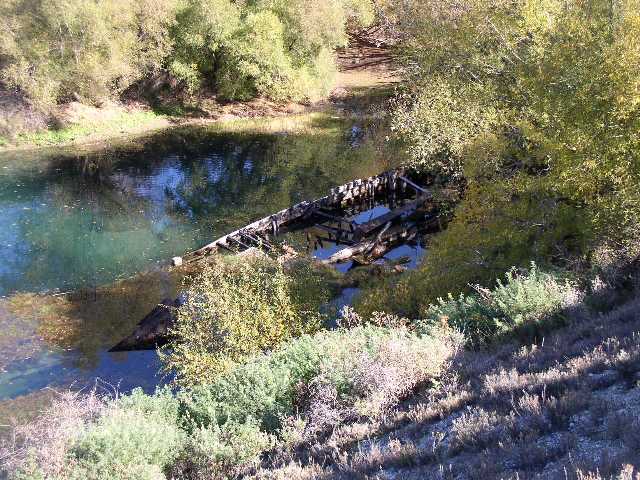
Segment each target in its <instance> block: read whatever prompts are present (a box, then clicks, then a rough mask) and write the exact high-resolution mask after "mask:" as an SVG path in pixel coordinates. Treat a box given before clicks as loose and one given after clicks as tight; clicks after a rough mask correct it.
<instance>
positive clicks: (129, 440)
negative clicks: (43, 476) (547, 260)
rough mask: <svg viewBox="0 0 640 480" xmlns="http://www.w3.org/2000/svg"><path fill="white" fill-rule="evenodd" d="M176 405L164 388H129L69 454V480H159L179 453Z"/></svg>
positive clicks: (181, 442) (180, 435) (181, 443)
mask: <svg viewBox="0 0 640 480" xmlns="http://www.w3.org/2000/svg"><path fill="white" fill-rule="evenodd" d="M185 440H186V434H185V432H183V431H182V430H181V429H180V427H179V426H178V402H177V401H176V399H175V397H173V395H172V394H171V392H170V391H169V390H166V389H165V390H161V391H160V392H158V393H157V394H156V395H155V396H148V395H145V394H144V393H142V391H141V390H134V392H133V393H132V394H131V395H130V396H125V397H122V398H121V399H119V400H116V401H114V402H113V403H112V404H110V405H109V406H108V407H107V409H106V410H105V411H104V412H102V414H101V416H100V418H99V419H97V421H96V422H95V423H94V424H92V425H90V426H89V427H88V428H87V429H86V431H85V432H84V433H83V434H82V435H81V436H80V437H79V438H78V439H77V441H76V442H75V443H74V444H73V446H72V447H71V449H70V451H69V457H70V459H71V463H72V464H75V468H74V470H73V477H75V478H78V479H79V478H93V479H105V480H106V479H112V478H119V479H120V478H122V479H125V478H126V479H131V480H133V479H138V478H145V479H150V480H151V479H158V478H164V475H163V473H162V472H163V470H164V469H165V468H166V467H168V466H169V465H171V464H172V463H173V462H174V460H175V459H176V458H177V457H178V455H179V454H180V452H181V451H182V449H183V446H184V442H185Z"/></svg>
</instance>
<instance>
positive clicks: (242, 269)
mask: <svg viewBox="0 0 640 480" xmlns="http://www.w3.org/2000/svg"><path fill="white" fill-rule="evenodd" d="M297 292H298V294H296V290H295V287H294V279H293V277H292V276H290V275H287V274H286V273H285V272H284V270H283V267H282V266H281V265H280V264H279V263H277V262H275V261H273V260H270V259H268V258H256V259H252V260H240V261H237V260H236V261H233V260H231V261H223V260H217V261H215V262H214V263H213V264H212V265H211V266H209V267H207V269H205V271H204V272H203V273H202V274H200V275H198V276H197V277H196V278H194V279H193V284H192V286H191V287H190V289H189V290H188V292H187V300H186V302H185V304H184V305H183V306H182V307H180V308H179V309H178V312H177V320H176V324H175V326H174V327H173V328H172V330H171V332H170V333H171V336H172V340H171V341H170V343H169V344H168V346H167V348H166V349H165V350H164V354H163V360H164V362H165V365H166V368H167V370H173V371H175V373H176V375H177V380H178V381H179V382H180V383H183V384H197V383H203V382H208V381H211V380H212V379H213V378H214V377H215V376H216V375H218V374H219V373H221V372H224V371H225V370H228V369H229V368H230V367H231V366H232V365H233V364H235V363H237V362H238V361H242V360H244V359H246V358H248V357H249V356H251V355H254V354H256V353H259V352H262V351H265V350H267V349H271V348H274V347H275V346H277V345H278V344H280V343H281V342H283V341H284V340H287V339H289V338H291V337H296V336H299V335H302V334H303V333H308V332H313V331H316V330H318V329H319V328H320V326H321V325H322V317H321V315H319V314H318V313H315V312H317V309H318V308H319V305H311V304H310V303H314V302H312V301H311V300H310V299H309V298H308V297H306V296H302V295H300V294H301V293H303V292H301V291H299V290H298V291H297ZM321 296H322V295H321ZM322 300H328V295H327V297H325V298H320V299H316V301H317V302H321V301H322ZM312 306H313V307H315V309H314V310H313V311H311V310H310V307H312Z"/></svg>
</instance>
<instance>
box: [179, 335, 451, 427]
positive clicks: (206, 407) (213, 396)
mask: <svg viewBox="0 0 640 480" xmlns="http://www.w3.org/2000/svg"><path fill="white" fill-rule="evenodd" d="M457 342H458V340H457V339H456V337H455V336H451V335H450V334H449V333H448V332H441V331H439V330H432V331H431V332H430V335H425V336H422V337H419V336H416V335H414V334H412V333H411V332H409V331H408V330H406V329H404V328H394V329H390V328H385V327H378V326H374V325H365V326H358V327H355V328H353V329H350V330H343V329H340V330H336V331H324V332H319V333H317V334H315V335H305V336H302V337H300V338H297V339H295V340H291V341H290V342H288V343H287V344H286V345H284V346H283V347H282V348H280V349H278V350H276V351H274V352H273V353H271V354H268V355H263V356H258V357H256V358H254V359H253V360H251V361H249V362H247V363H245V364H241V365H238V366H236V367H235V368H233V369H232V370H230V371H229V372H227V373H226V374H224V375H222V376H220V377H219V378H218V379H217V380H216V381H215V382H214V383H211V384H209V385H201V386H197V387H195V388H194V389H193V390H192V391H191V392H189V393H187V394H184V395H183V396H182V397H181V399H182V401H183V404H184V408H185V412H186V413H185V415H186V416H187V417H188V418H189V421H190V422H192V424H193V425H195V426H198V427H200V426H204V427H209V426H210V425H214V424H219V425H224V424H225V423H226V422H231V423H240V424H242V423H244V422H247V421H252V419H255V420H257V421H258V422H259V425H260V427H261V428H262V429H263V430H264V431H266V432H278V431H279V429H280V428H281V427H282V419H283V418H286V417H289V416H291V415H294V414H296V413H299V414H301V415H303V416H304V415H305V413H307V410H305V409H309V406H310V402H311V401H312V398H311V397H310V396H309V392H310V390H305V389H304V388H302V389H301V386H302V385H307V386H311V385H315V386H316V387H318V386H319V385H320V384H322V385H325V386H330V388H334V389H335V390H336V392H337V395H338V398H339V403H340V405H341V406H342V407H344V409H345V410H349V409H353V408H357V411H358V412H359V414H363V415H367V414H371V415H375V414H376V413H378V412H380V411H381V410H382V409H383V407H384V406H388V405H390V404H394V403H395V402H397V401H398V400H399V398H400V397H401V396H402V394H403V393H407V392H406V390H407V388H410V387H411V386H415V385H417V384H419V383H421V382H422V381H424V380H425V379H427V378H434V377H436V376H437V375H438V373H439V371H440V368H441V367H442V365H443V364H444V363H445V361H446V360H447V359H448V358H449V357H450V356H451V355H453V353H454V352H455V349H456V348H457V347H456V345H457ZM381 371H385V372H386V374H385V375H381ZM379 382H381V383H379ZM385 382H386V383H385ZM394 382H397V383H394ZM305 391H306V392H307V393H304V392H305ZM356 404H357V407H356Z"/></svg>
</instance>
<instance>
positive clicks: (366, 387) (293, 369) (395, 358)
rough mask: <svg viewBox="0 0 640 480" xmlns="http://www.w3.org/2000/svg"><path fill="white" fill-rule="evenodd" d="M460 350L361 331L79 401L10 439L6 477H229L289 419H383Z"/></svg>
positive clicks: (441, 335) (312, 422) (316, 423)
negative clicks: (200, 376) (199, 380)
mask: <svg viewBox="0 0 640 480" xmlns="http://www.w3.org/2000/svg"><path fill="white" fill-rule="evenodd" d="M459 345H460V341H459V338H458V337H457V336H456V335H454V334H452V332H450V331H446V330H438V329H433V330H432V332H431V335H429V336H418V335H416V334H415V333H412V332H410V331H409V330H407V329H406V328H397V329H390V328H385V327H379V326H374V325H370V324H369V325H363V326H357V327H354V328H352V329H350V330H346V329H339V330H335V331H323V332H319V333H316V334H315V335H304V336H302V337H300V338H296V339H292V340H290V341H288V342H287V343H286V344H284V345H283V346H281V348H279V349H277V350H275V351H273V352H271V353H269V354H260V355H257V356H255V357H253V358H252V359H251V360H250V361H248V362H246V363H244V364H237V365H235V366H234V367H233V368H232V369H230V370H229V371H227V372H226V373H223V374H221V375H219V376H218V377H216V379H215V380H214V381H213V382H212V383H209V384H205V385H199V386H196V387H194V388H192V389H190V390H186V391H182V392H180V393H179V394H178V395H176V396H174V395H172V393H171V392H170V390H169V389H162V390H159V391H158V392H156V394H155V395H145V394H143V393H142V392H141V391H139V390H136V391H134V392H133V393H132V394H131V395H128V396H122V397H119V398H116V399H107V398H104V399H100V398H97V397H96V396H95V395H75V396H72V397H69V398H67V399H65V400H64V401H61V402H59V403H58V405H57V407H56V409H55V410H53V411H51V412H47V413H46V414H45V416H44V417H43V418H42V419H40V420H38V421H37V422H36V423H35V425H36V426H37V428H32V427H26V428H23V429H22V430H21V431H19V432H18V433H19V434H20V435H22V436H21V447H22V446H25V447H26V448H18V449H17V450H16V451H15V452H12V453H11V454H10V455H9V456H10V457H11V458H12V459H13V461H12V463H11V465H9V470H10V471H11V473H12V474H13V475H14V477H16V478H25V479H27V478H29V479H34V478H65V479H67V478H69V479H74V480H76V479H77V480H80V479H84V478H91V479H107V478H109V479H112V478H113V479H134V478H135V479H137V478H142V479H154V480H155V479H163V478H166V477H165V475H168V476H169V477H170V478H213V479H223V478H233V477H235V476H237V474H239V473H240V472H241V471H242V469H243V468H246V467H248V466H250V465H252V464H255V462H256V461H258V460H259V457H260V455H261V454H262V453H263V452H264V451H266V450H269V449H271V448H272V447H273V446H274V445H276V443H282V442H288V441H290V439H291V438H292V437H291V431H290V430H291V425H292V424H294V423H296V422H294V421H292V420H293V419H299V421H298V422H297V428H298V429H302V434H303V436H310V435H314V434H315V433H317V432H318V431H320V430H322V429H323V428H333V427H336V426H337V425H339V424H340V423H341V422H343V421H348V420H349V419H353V418H358V417H361V416H364V417H370V418H380V417H381V416H382V415H384V413H386V412H387V411H388V409H389V408H390V407H392V406H393V405H395V404H396V403H397V402H398V401H399V400H400V399H402V398H403V396H405V395H407V394H408V393H409V392H410V391H411V390H412V389H413V388H415V387H416V386H417V385H421V384H424V383H425V382H427V381H429V380H433V379H435V378H437V376H438V375H439V374H440V372H441V370H442V369H443V367H444V366H445V365H446V363H447V361H448V360H449V359H450V358H451V356H452V355H453V354H455V352H456V350H457V348H458V347H459ZM42 429H44V432H45V434H43V433H42ZM25 432H26V434H25ZM52 446H53V448H52Z"/></svg>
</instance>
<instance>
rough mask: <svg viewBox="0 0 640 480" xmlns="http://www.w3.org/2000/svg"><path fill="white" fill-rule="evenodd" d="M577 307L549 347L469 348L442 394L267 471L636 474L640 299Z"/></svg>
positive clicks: (420, 398) (418, 399)
mask: <svg viewBox="0 0 640 480" xmlns="http://www.w3.org/2000/svg"><path fill="white" fill-rule="evenodd" d="M572 316H573V321H574V322H575V323H574V324H572V325H571V326H569V327H566V328H563V329H561V330H558V331H557V332H555V333H554V334H553V335H550V336H549V337H548V338H547V339H546V340H545V341H544V343H543V345H541V346H535V345H532V346H521V345H518V344H509V345H505V346H503V347H501V348H500V349H499V350H498V351H493V352H490V353H488V352H485V353H471V352H464V353H463V354H462V355H460V356H459V358H457V359H456V360H455V361H454V362H453V363H452V365H451V366H450V368H449V371H448V373H447V374H446V375H445V376H444V378H443V380H442V381H441V383H440V385H439V387H438V388H437V389H436V390H435V391H434V390H431V391H422V392H417V393H416V394H415V395H414V396H412V397H411V398H410V399H408V400H407V401H406V402H404V404H403V405H402V406H401V407H400V408H399V409H398V410H396V411H394V412H392V413H391V414H390V415H389V416H388V417H387V418H386V419H385V420H384V421H382V422H379V423H370V422H363V423H355V424H350V425H347V426H343V427H340V428H338V429H336V430H334V431H333V432H331V433H330V434H328V436H327V437H326V438H324V439H323V440H321V441H319V442H317V443H314V444H312V445H304V446H303V448H301V449H299V450H298V452H297V453H296V454H295V455H286V456H284V458H282V457H280V460H279V461H278V462H273V463H271V464H265V465H264V466H263V468H262V470H260V471H258V473H257V475H256V478H260V479H285V478H286V479H288V480H302V479H312V478H313V479H322V478H332V479H337V478H340V479H351V478H376V479H407V480H410V479H422V478H452V479H453V478H456V479H493V478H514V479H515V478H519V479H526V478H545V479H546V478H550V479H553V478H557V479H563V480H564V479H567V478H569V479H570V478H585V479H586V478H593V479H599V478H629V479H632V478H636V477H635V476H631V474H630V473H629V472H630V471H631V470H632V469H633V468H632V467H631V466H635V467H636V468H637V467H638V466H640V420H639V418H638V411H639V409H640V383H639V382H640V334H639V333H638V331H640V301H639V300H634V301H631V302H630V303H627V304H625V305H623V306H621V307H619V308H618V309H616V310H614V311H612V312H611V313H609V314H607V315H604V316H590V315H588V314H586V313H584V312H581V311H575V312H573V315H572ZM624 465H631V466H627V467H624ZM621 468H622V469H623V470H624V469H625V468H626V471H623V472H622V474H620V469H621ZM587 472H598V473H594V475H593V476H588V475H587ZM618 475H621V476H618ZM625 475H627V476H625Z"/></svg>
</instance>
